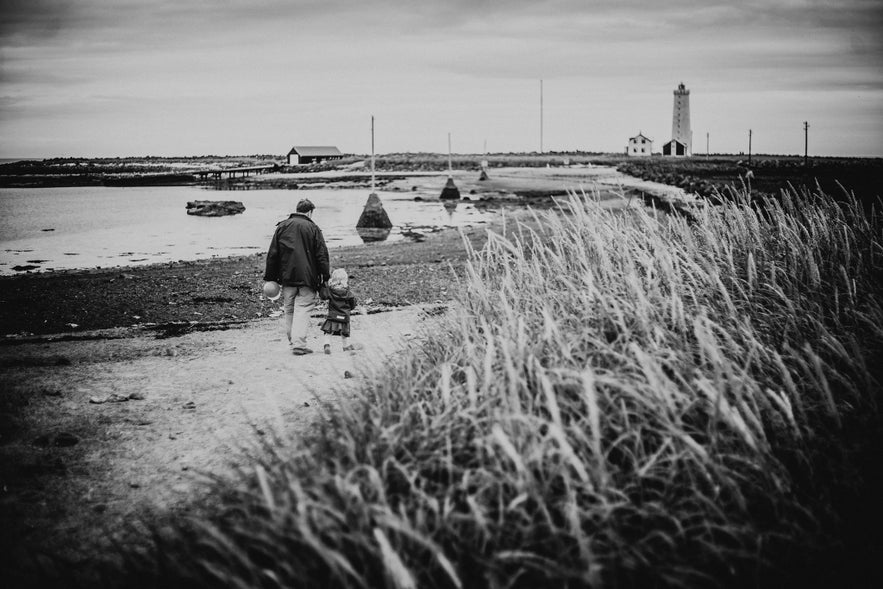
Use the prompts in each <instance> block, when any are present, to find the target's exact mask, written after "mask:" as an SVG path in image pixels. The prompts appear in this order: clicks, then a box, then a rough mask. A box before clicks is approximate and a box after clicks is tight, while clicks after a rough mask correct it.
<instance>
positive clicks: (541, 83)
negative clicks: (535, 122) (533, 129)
mask: <svg viewBox="0 0 883 589" xmlns="http://www.w3.org/2000/svg"><path fill="white" fill-rule="evenodd" d="M540 153H543V80H542V78H541V79H540Z"/></svg>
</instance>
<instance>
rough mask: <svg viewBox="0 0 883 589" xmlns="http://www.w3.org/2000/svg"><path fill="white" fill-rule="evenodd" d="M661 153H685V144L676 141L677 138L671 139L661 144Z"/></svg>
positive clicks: (682, 154)
mask: <svg viewBox="0 0 883 589" xmlns="http://www.w3.org/2000/svg"><path fill="white" fill-rule="evenodd" d="M662 155H681V156H685V155H687V144H686V143H684V142H682V141H678V140H677V139H672V140H671V141H669V142H668V143H666V144H665V145H663V146H662Z"/></svg>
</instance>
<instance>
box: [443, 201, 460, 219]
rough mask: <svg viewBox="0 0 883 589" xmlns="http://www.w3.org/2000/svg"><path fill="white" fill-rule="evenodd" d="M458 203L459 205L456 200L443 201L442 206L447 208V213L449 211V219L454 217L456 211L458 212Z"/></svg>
mask: <svg viewBox="0 0 883 589" xmlns="http://www.w3.org/2000/svg"><path fill="white" fill-rule="evenodd" d="M457 203H458V201H456V200H443V201H442V206H443V207H445V211H447V213H448V217H452V216H454V211H456V210H457Z"/></svg>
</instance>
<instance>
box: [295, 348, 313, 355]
mask: <svg viewBox="0 0 883 589" xmlns="http://www.w3.org/2000/svg"><path fill="white" fill-rule="evenodd" d="M291 353H292V354H294V355H295V356H303V355H305V354H312V353H313V350H311V349H310V348H291Z"/></svg>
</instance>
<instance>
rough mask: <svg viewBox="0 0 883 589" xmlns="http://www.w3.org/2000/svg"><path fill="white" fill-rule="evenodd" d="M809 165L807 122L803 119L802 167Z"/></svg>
mask: <svg viewBox="0 0 883 589" xmlns="http://www.w3.org/2000/svg"><path fill="white" fill-rule="evenodd" d="M808 165H809V123H808V122H807V121H803V167H804V168H805V167H806V166H808Z"/></svg>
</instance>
